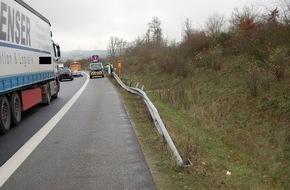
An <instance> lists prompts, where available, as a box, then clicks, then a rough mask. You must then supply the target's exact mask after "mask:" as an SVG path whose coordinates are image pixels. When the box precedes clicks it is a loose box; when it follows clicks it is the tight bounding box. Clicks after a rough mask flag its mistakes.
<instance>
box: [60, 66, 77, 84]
mask: <svg viewBox="0 0 290 190" xmlns="http://www.w3.org/2000/svg"><path fill="white" fill-rule="evenodd" d="M58 77H59V80H60V81H62V80H74V76H73V74H72V72H71V70H70V69H69V68H63V69H59V71H58Z"/></svg>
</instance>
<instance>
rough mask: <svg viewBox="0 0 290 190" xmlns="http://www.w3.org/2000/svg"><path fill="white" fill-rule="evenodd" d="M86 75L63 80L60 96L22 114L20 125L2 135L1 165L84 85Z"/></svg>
mask: <svg viewBox="0 0 290 190" xmlns="http://www.w3.org/2000/svg"><path fill="white" fill-rule="evenodd" d="M84 81H85V77H80V78H75V79H74V80H73V81H63V82H61V90H60V92H59V94H58V98H57V99H55V100H53V101H51V104H50V105H48V106H47V105H43V104H40V105H37V106H35V107H33V108H31V109H29V110H27V111H25V112H23V115H22V121H21V123H20V125H19V126H17V127H12V128H11V129H10V131H9V132H8V133H7V134H5V135H1V136H0V166H2V165H3V164H4V163H5V162H6V161H7V160H8V159H9V158H10V157H11V156H12V155H13V154H14V153H15V152H16V151H17V150H18V149H19V148H20V147H21V146H22V145H23V144H24V143H25V142H27V140H28V139H30V138H31V137H32V136H33V135H34V134H35V133H36V132H37V131H38V130H39V129H40V128H41V127H42V126H43V125H44V124H45V123H46V122H47V121H48V120H50V119H51V117H52V116H54V115H55V114H56V113H57V112H58V111H59V110H60V109H61V108H62V107H63V106H64V105H65V103H66V102H67V101H68V100H69V99H70V98H71V97H72V96H73V95H74V94H75V93H76V92H77V90H78V89H79V88H80V87H81V86H82V85H83V83H84Z"/></svg>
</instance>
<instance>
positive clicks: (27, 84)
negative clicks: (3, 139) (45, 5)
mask: <svg viewBox="0 0 290 190" xmlns="http://www.w3.org/2000/svg"><path fill="white" fill-rule="evenodd" d="M50 26H51V24H50V22H49V20H48V19H46V18H45V17H44V16H42V15H41V14H40V13H38V12H37V11H36V10H34V9H33V8H32V7H30V6H29V5H27V4H26V3H25V2H23V1H22V0H0V68H1V69H0V133H2V134H5V133H7V132H8V131H9V129H10V127H11V126H16V125H18V124H19V123H20V121H21V115H22V112H23V111H25V110H27V109H29V108H31V107H33V106H35V105H36V104H39V103H45V104H50V101H51V99H52V98H57V96H58V92H59V90H60V83H59V80H58V76H57V73H56V72H57V63H56V62H57V60H58V59H59V58H60V47H59V45H57V44H55V43H54V42H53V40H52V32H51V30H50Z"/></svg>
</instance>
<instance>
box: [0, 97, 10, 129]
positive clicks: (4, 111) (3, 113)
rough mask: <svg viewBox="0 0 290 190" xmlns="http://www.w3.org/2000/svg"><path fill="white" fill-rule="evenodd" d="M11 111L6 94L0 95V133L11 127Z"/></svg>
mask: <svg viewBox="0 0 290 190" xmlns="http://www.w3.org/2000/svg"><path fill="white" fill-rule="evenodd" d="M10 124H11V111H10V105H9V102H8V100H7V98H6V96H1V97H0V133H2V134H5V133H7V131H8V130H9V129H10Z"/></svg>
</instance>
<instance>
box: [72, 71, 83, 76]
mask: <svg viewBox="0 0 290 190" xmlns="http://www.w3.org/2000/svg"><path fill="white" fill-rule="evenodd" d="M72 74H73V76H74V77H82V76H83V73H82V71H80V70H74V71H72Z"/></svg>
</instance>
